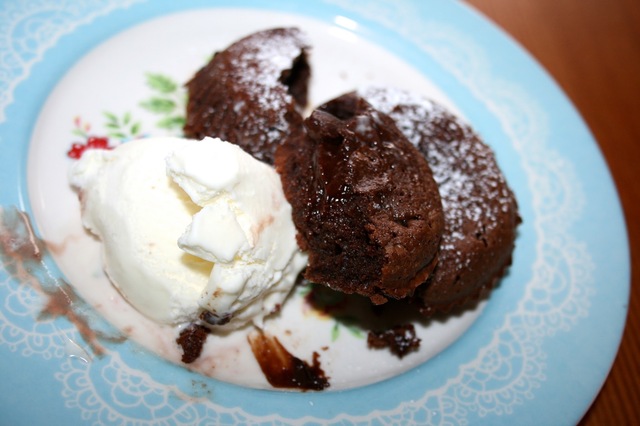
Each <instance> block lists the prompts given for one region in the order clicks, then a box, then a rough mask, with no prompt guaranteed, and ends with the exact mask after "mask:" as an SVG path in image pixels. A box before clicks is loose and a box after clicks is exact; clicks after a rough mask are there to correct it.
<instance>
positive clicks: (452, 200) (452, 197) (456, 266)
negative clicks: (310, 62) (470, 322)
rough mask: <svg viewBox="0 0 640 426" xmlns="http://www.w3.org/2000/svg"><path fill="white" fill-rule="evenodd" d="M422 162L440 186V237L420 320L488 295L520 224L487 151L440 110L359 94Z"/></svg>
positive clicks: (397, 97) (416, 101)
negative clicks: (391, 123)
mask: <svg viewBox="0 0 640 426" xmlns="http://www.w3.org/2000/svg"><path fill="white" fill-rule="evenodd" d="M360 94H361V96H363V97H364V98H365V99H367V101H368V102H370V103H371V104H372V105H373V106H374V107H375V108H377V109H379V110H380V111H382V112H384V113H386V114H388V115H389V116H390V117H391V118H392V119H393V120H394V121H395V123H396V125H397V127H398V128H399V129H400V131H402V133H403V134H404V135H405V136H406V137H407V138H408V139H409V141H411V143H413V144H414V145H415V146H416V147H417V148H418V150H419V151H420V152H421V153H422V154H423V155H424V157H425V158H426V159H427V162H428V163H429V166H430V167H431V170H432V171H433V176H434V178H435V180H436V182H437V183H438V187H439V191H440V196H441V198H442V208H443V211H444V220H445V229H444V233H443V236H442V242H441V244H440V252H439V262H438V265H437V266H436V268H435V270H434V271H433V273H432V274H431V276H430V277H429V278H428V279H427V280H426V283H425V285H423V286H421V287H420V288H419V289H418V291H416V295H415V299H416V301H417V302H418V304H419V306H420V309H421V311H422V312H423V313H424V314H426V315H432V314H434V313H439V312H447V311H450V310H451V309H454V308H456V307H459V306H462V305H464V304H466V303H468V302H470V301H472V300H475V299H478V298H480V297H482V296H484V295H485V294H487V293H488V292H489V291H490V290H491V289H492V288H493V287H494V286H495V284H496V283H497V282H498V281H499V279H500V278H501V277H502V276H503V275H504V273H505V271H506V270H507V268H508V266H509V265H510V264H511V256H512V252H513V249H514V245H515V238H516V228H517V226H518V224H519V223H520V217H519V215H518V207H517V204H516V200H515V197H514V194H513V193H512V191H511V190H510V189H509V187H508V185H507V182H506V181H505V178H504V176H503V174H502V172H501V171H500V169H499V168H498V165H497V163H496V159H495V156H494V153H493V152H492V150H491V149H490V148H489V147H488V146H487V145H485V144H484V143H483V142H482V141H481V140H480V137H479V136H478V135H477V134H476V133H475V132H474V131H473V129H472V128H471V127H470V126H469V125H467V124H465V123H464V122H463V121H462V120H460V119H459V118H457V117H456V116H455V115H453V114H452V113H451V112H449V111H448V110H447V109H445V108H444V107H443V106H441V105H439V104H437V103H435V102H433V101H431V100H428V99H425V98H423V97H421V96H417V95H414V94H411V93H408V92H405V91H400V90H397V89H387V88H369V89H366V90H363V91H362V92H361V93H360Z"/></svg>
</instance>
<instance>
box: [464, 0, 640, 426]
mask: <svg viewBox="0 0 640 426" xmlns="http://www.w3.org/2000/svg"><path fill="white" fill-rule="evenodd" d="M467 3H468V4H469V5H471V6H473V7H474V8H475V9H476V10H478V11H480V12H481V13H483V14H484V15H485V16H487V17H488V18H490V19H491V20H492V21H493V22H495V23H496V24H497V25H498V26H500V27H502V28H503V29H504V30H505V31H506V32H508V33H509V34H511V36H512V37H513V38H515V39H516V40H517V41H518V42H519V43H520V44H521V45H522V46H524V48H525V49H527V50H528V51H529V52H530V53H531V54H532V55H533V56H534V57H535V58H536V59H537V60H538V61H539V62H540V63H541V64H542V66H543V67H545V68H546V69H547V70H548V71H549V73H550V74H551V75H552V76H553V77H554V78H555V80H556V81H557V82H558V83H559V85H560V86H561V87H562V89H563V90H564V91H565V93H566V94H567V95H568V96H569V98H570V99H571V100H572V101H573V103H574V104H575V106H576V107H577V108H578V110H579V111H580V113H581V114H582V116H583V118H584V119H585V121H586V122H587V124H588V126H589V128H590V129H591V131H592V133H593V135H594V136H595V138H596V140H597V141H598V144H599V146H600V149H601V151H602V153H603V155H604V157H605V159H606V161H607V163H608V164H609V168H610V169H611V173H612V175H613V178H614V180H615V182H616V185H617V188H618V193H619V195H620V199H621V202H622V206H623V209H624V212H625V217H626V222H627V229H628V234H629V243H630V248H631V269H632V272H631V283H630V284H631V289H632V290H631V299H630V305H629V314H628V317H627V325H626V328H625V332H624V335H623V339H622V343H621V346H620V350H619V353H618V356H617V358H616V360H615V362H614V365H613V367H612V370H611V373H610V375H609V377H608V379H607V381H606V382H605V384H604V386H603V388H602V390H601V392H600V394H599V395H598V396H597V398H596V400H595V401H594V403H593V405H592V406H591V408H590V409H589V411H588V412H587V414H586V415H585V417H584V418H583V419H582V421H581V423H580V426H592V425H636V424H640V371H639V370H640V368H639V366H640V338H639V337H640V336H639V334H640V321H639V319H638V316H639V313H640V295H639V294H638V291H634V289H633V285H634V284H637V285H640V1H639V0H467Z"/></svg>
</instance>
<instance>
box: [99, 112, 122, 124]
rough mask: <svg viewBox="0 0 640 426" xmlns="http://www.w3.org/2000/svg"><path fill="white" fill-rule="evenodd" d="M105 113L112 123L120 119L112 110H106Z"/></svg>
mask: <svg viewBox="0 0 640 426" xmlns="http://www.w3.org/2000/svg"><path fill="white" fill-rule="evenodd" d="M103 114H104V116H105V117H107V120H109V122H111V123H117V122H118V121H119V120H118V117H117V116H116V115H115V114H114V113H112V112H107V111H105V112H104V113H103Z"/></svg>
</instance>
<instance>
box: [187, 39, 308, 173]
mask: <svg viewBox="0 0 640 426" xmlns="http://www.w3.org/2000/svg"><path fill="white" fill-rule="evenodd" d="M309 46H310V45H309V43H308V42H307V39H306V36H305V35H304V33H302V32H301V31H300V30H299V29H297V28H274V29H270V30H265V31H260V32H257V33H254V34H251V35H249V36H247V37H245V38H243V39H241V40H239V41H237V42H235V43H233V44H232V45H230V46H229V47H228V48H226V49H225V50H223V51H220V52H217V53H215V54H214V56H213V58H212V59H211V61H209V63H208V64H207V65H206V66H204V67H203V68H201V69H200V70H199V71H198V72H197V73H196V74H195V75H194V76H193V78H192V79H191V80H190V81H189V82H188V83H187V85H186V86H187V90H188V97H189V98H188V102H187V114H186V123H185V126H184V134H185V136H187V137H189V138H193V139H202V138H203V137H205V136H211V137H218V138H220V139H223V140H226V141H228V142H231V143H235V144H237V145H240V147H242V149H244V150H245V151H247V152H248V153H250V154H252V155H253V156H254V157H255V158H257V159H258V160H261V161H264V162H266V163H269V164H273V162H274V156H275V151H276V149H277V147H278V146H279V145H280V144H281V143H282V142H283V141H284V140H286V139H288V138H290V137H297V135H298V134H299V133H300V132H302V121H303V117H302V115H301V113H300V111H302V110H303V109H304V108H305V106H306V104H307V91H308V84H309V78H310V75H311V69H310V66H309V63H308V61H307V52H308V50H309V49H310V47H309Z"/></svg>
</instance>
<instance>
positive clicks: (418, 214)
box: [276, 93, 444, 304]
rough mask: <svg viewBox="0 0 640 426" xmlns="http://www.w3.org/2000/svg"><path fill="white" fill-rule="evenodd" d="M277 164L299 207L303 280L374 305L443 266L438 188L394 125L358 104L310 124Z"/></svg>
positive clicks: (337, 104) (343, 102) (337, 102)
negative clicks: (361, 297)
mask: <svg viewBox="0 0 640 426" xmlns="http://www.w3.org/2000/svg"><path fill="white" fill-rule="evenodd" d="M304 125H305V129H306V133H307V134H306V136H305V137H303V138H299V139H294V138H288V139H287V140H286V141H285V142H284V143H283V144H282V145H281V147H280V149H279V150H278V152H277V156H276V168H277V170H278V171H279V172H280V174H281V179H282V182H283V187H284V191H285V195H286V196H287V199H288V200H289V202H290V203H291V205H292V207H293V221H294V223H295V225H296V228H297V230H298V243H299V245H300V247H301V248H302V250H303V251H306V252H307V253H308V254H309V263H308V266H307V269H306V272H305V277H306V278H307V279H308V280H310V281H312V282H315V283H319V284H325V285H328V286H329V287H331V288H333V289H335V290H338V291H341V292H345V293H357V294H361V295H364V296H367V297H369V298H370V299H371V300H372V302H373V303H375V304H380V303H384V302H386V301H387V299H388V298H394V299H401V298H405V297H408V296H411V295H412V294H413V293H414V290H415V289H416V287H417V286H418V285H420V284H422V283H423V282H424V281H425V280H426V279H427V278H428V277H429V274H430V273H431V271H432V270H433V268H434V266H435V265H436V263H437V253H438V248H439V246H440V238H441V235H442V231H443V226H444V219H443V213H442V206H441V202H440V196H439V193H438V188H437V186H436V183H435V181H434V179H433V176H432V173H431V170H430V168H429V166H428V164H427V162H426V160H425V158H424V156H422V155H421V154H420V152H418V150H417V149H416V148H415V147H414V146H413V145H412V144H411V143H410V142H409V141H408V140H407V138H406V137H405V136H404V135H403V134H402V133H401V132H400V131H399V130H398V128H397V127H396V125H395V124H394V122H393V120H391V119H390V118H389V117H388V116H387V115H385V114H382V113H380V112H378V111H377V110H375V109H373V108H372V107H371V105H369V104H368V103H367V102H365V101H364V100H363V99H361V98H359V97H358V96H356V95H355V94H353V93H352V94H348V95H345V96H341V97H339V98H337V99H334V100H332V101H330V102H328V103H326V104H324V105H322V106H321V107H319V108H318V109H316V110H315V111H314V112H313V113H312V114H311V116H310V117H308V118H307V119H306V120H305V121H304Z"/></svg>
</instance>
